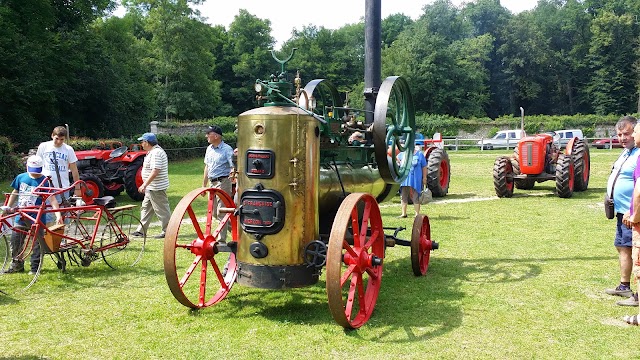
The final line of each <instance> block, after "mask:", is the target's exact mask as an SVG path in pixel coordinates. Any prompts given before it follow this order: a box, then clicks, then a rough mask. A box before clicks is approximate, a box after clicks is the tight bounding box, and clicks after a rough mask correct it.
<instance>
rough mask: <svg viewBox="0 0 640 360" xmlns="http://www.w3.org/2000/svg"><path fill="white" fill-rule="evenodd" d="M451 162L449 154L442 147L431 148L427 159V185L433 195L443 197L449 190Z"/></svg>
mask: <svg viewBox="0 0 640 360" xmlns="http://www.w3.org/2000/svg"><path fill="white" fill-rule="evenodd" d="M450 178H451V163H450V162H449V155H447V152H446V151H444V150H442V149H433V151H431V153H430V154H429V158H428V159H427V186H428V187H429V189H431V192H432V193H433V196H435V197H443V196H445V195H447V193H448V192H449V180H450Z"/></svg>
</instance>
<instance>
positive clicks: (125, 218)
mask: <svg viewBox="0 0 640 360" xmlns="http://www.w3.org/2000/svg"><path fill="white" fill-rule="evenodd" d="M138 226H139V227H140V228H142V223H141V222H140V219H138V217H136V216H134V215H132V214H129V213H120V214H117V215H116V216H115V217H114V218H113V220H111V221H109V222H108V223H107V225H106V227H105V228H104V231H103V232H102V236H101V237H100V249H102V250H101V251H100V252H101V254H102V259H103V260H104V262H105V263H106V264H107V265H108V266H109V267H111V268H112V269H116V268H122V267H127V266H133V265H135V264H137V263H138V261H140V259H141V258H142V253H143V252H144V245H145V243H146V240H147V238H146V235H145V236H141V237H134V236H133V235H131V234H133V233H134V232H135V231H136V229H137V228H138Z"/></svg>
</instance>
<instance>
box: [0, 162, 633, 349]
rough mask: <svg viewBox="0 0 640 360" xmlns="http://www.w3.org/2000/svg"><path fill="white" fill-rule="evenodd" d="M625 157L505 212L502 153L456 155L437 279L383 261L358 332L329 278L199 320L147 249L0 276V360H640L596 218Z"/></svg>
mask: <svg viewBox="0 0 640 360" xmlns="http://www.w3.org/2000/svg"><path fill="white" fill-rule="evenodd" d="M618 153H619V151H618V150H614V151H607V150H592V152H591V159H592V170H591V180H590V183H589V189H588V190H587V191H585V192H582V193H574V196H573V197H572V198H570V199H560V198H558V197H556V196H554V194H553V189H554V186H555V183H553V182H546V183H542V184H536V187H535V189H534V190H531V191H523V190H517V189H516V191H515V195H514V197H513V198H511V199H498V198H497V197H495V192H494V189H493V181H492V176H491V173H492V167H493V161H494V160H495V158H496V157H497V156H498V155H500V154H506V152H501V151H484V152H471V151H459V152H449V156H450V159H451V172H452V179H451V186H450V189H449V195H448V196H447V197H445V198H441V199H436V200H435V201H434V202H433V203H431V204H428V205H426V206H424V207H423V212H424V213H426V214H427V215H428V216H429V218H430V220H431V233H432V237H433V239H434V240H436V241H438V242H439V243H440V249H439V250H436V251H434V252H433V253H432V257H431V263H430V266H429V271H428V272H427V275H426V276H424V277H420V278H418V277H415V276H414V275H413V273H412V271H411V261H410V250H409V248H407V247H400V246H396V247H394V248H389V249H388V250H387V256H386V258H385V264H384V276H383V281H382V287H381V290H380V296H379V298H378V301H377V305H376V309H375V311H374V313H373V316H372V317H371V320H369V322H368V323H367V324H365V325H364V326H363V327H362V328H360V329H358V330H354V331H345V330H343V329H342V328H341V327H340V326H338V325H337V324H336V323H335V322H334V320H333V318H332V317H331V314H330V312H329V308H328V305H327V298H326V291H325V287H324V286H325V281H324V276H322V277H321V279H320V282H319V283H318V284H317V285H314V286H311V287H307V288H303V289H296V290H287V291H271V290H262V289H254V288H248V287H243V286H239V285H237V286H235V287H234V288H233V290H232V291H231V293H230V294H229V295H228V297H227V298H226V300H224V301H223V302H221V303H219V304H217V305H215V306H213V307H210V308H206V309H203V310H200V311H191V310H189V309H187V308H185V307H183V306H182V305H180V304H179V303H178V302H177V301H176V300H175V299H174V298H173V296H172V295H171V292H170V291H169V288H168V287H167V284H166V281H165V278H164V272H163V266H162V250H163V249H162V245H163V244H162V242H161V241H159V240H155V239H149V240H148V244H147V250H146V251H145V254H144V257H143V259H142V261H141V263H139V264H138V265H137V266H136V267H134V268H131V269H127V270H118V271H115V270H111V269H110V268H108V267H107V266H106V265H104V264H103V263H101V262H96V263H94V264H91V266H89V267H87V268H81V267H73V268H70V269H69V270H68V271H67V272H66V273H64V274H63V273H60V272H58V271H57V270H56V269H55V265H54V264H53V261H51V260H50V259H49V258H46V259H45V262H46V263H45V269H44V270H43V274H42V275H41V276H40V277H39V279H38V282H37V283H36V284H35V285H34V286H33V287H31V288H30V289H29V290H27V291H19V290H18V289H16V288H15V287H14V286H12V284H11V282H10V277H11V276H15V275H3V276H0V290H4V291H7V292H8V293H9V295H0V339H1V340H0V358H19V359H40V358H50V359H111V358H115V359H147V358H165V359H214V358H216V359H230V358H234V359H257V358H261V359H292V358H296V359H298V358H319V359H459V358H471V359H495V358H498V359H513V358H518V359H522V358H525V359H538V358H552V359H556V358H557V359H566V358H572V359H574V358H577V359H602V358H627V359H628V358H638V357H640V351H638V350H636V349H635V348H634V347H633V345H632V344H633V342H632V341H633V340H632V339H634V338H635V337H636V336H638V334H640V329H638V328H636V327H630V326H627V325H624V323H623V322H622V321H621V317H622V316H623V315H626V314H633V313H637V311H638V309H637V308H623V307H619V306H616V305H615V302H616V301H617V300H620V299H622V298H615V297H612V296H609V295H605V294H604V293H603V290H604V289H605V288H607V287H611V286H615V285H617V283H618V281H619V271H618V261H617V255H616V252H615V249H614V247H613V234H614V228H615V223H614V221H613V220H607V219H606V218H605V216H604V211H603V207H602V197H603V194H604V191H605V186H606V180H607V176H608V174H609V172H610V169H611V164H612V163H613V161H614V160H615V159H616V156H617V155H618ZM170 181H171V188H170V191H169V197H170V202H171V206H172V208H173V207H175V205H176V204H177V202H178V201H179V200H180V198H181V197H182V196H183V195H184V194H186V193H187V192H188V191H189V190H191V189H193V188H196V187H199V186H200V185H201V184H202V161H201V160H200V159H198V160H193V161H189V162H182V163H172V164H171V166H170ZM127 199H128V198H127V197H126V195H123V196H120V197H118V202H119V204H124V203H129V202H128V200H127ZM381 208H382V214H383V222H384V226H406V227H408V228H409V230H405V231H404V232H403V233H401V234H400V235H401V237H404V238H406V239H409V238H410V236H411V234H410V226H411V224H412V219H397V218H396V216H397V215H398V214H399V213H400V204H399V200H398V198H395V199H394V200H393V201H392V202H389V203H384V204H381ZM410 210H411V209H410ZM155 231H159V229H155Z"/></svg>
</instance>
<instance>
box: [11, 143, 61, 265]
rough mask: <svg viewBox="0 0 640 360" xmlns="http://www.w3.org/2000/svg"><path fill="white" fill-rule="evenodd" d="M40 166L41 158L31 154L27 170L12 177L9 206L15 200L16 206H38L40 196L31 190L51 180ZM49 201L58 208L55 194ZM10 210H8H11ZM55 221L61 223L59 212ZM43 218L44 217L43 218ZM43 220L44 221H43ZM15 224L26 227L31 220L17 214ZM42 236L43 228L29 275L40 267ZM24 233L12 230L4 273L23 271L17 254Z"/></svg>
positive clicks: (34, 247) (34, 249) (34, 248)
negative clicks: (7, 261)
mask: <svg viewBox="0 0 640 360" xmlns="http://www.w3.org/2000/svg"><path fill="white" fill-rule="evenodd" d="M42 166H43V161H42V158H41V157H40V156H38V155H32V156H30V157H29V159H27V172H24V173H22V174H19V175H18V176H16V178H15V179H13V182H12V183H11V187H12V188H13V192H11V195H10V196H9V201H8V202H7V205H8V206H9V207H10V208H13V206H14V205H15V204H16V202H17V207H26V206H38V205H40V204H42V198H41V197H40V196H37V195H34V194H33V190H34V189H35V188H36V187H38V186H39V185H42V184H43V183H44V186H47V187H51V181H50V179H48V178H47V177H46V176H44V175H42ZM49 199H50V201H51V207H53V208H54V209H58V207H59V206H58V201H57V200H56V198H55V196H51V197H49ZM11 211H12V210H9V212H11ZM29 215H31V216H33V217H35V216H36V214H35V213H30V214H29ZM55 216H56V222H57V223H58V224H61V223H62V216H61V214H60V212H56V213H55ZM43 220H44V219H43ZM43 222H44V221H43ZM15 224H16V225H20V226H22V227H25V228H28V227H30V226H31V224H32V221H31V219H29V218H24V219H23V218H21V217H19V216H17V217H16V218H15ZM42 236H43V229H41V230H40V232H39V233H38V241H36V243H35V244H34V246H33V252H32V253H31V272H29V274H30V275H35V273H36V272H37V271H38V268H39V267H40V244H39V243H40V240H41V239H42ZM24 238H25V234H22V233H18V232H13V233H12V234H11V258H12V261H11V266H9V269H7V270H6V271H5V272H6V273H16V272H24V260H21V259H19V258H18V255H19V254H20V252H21V249H22V247H23V243H24Z"/></svg>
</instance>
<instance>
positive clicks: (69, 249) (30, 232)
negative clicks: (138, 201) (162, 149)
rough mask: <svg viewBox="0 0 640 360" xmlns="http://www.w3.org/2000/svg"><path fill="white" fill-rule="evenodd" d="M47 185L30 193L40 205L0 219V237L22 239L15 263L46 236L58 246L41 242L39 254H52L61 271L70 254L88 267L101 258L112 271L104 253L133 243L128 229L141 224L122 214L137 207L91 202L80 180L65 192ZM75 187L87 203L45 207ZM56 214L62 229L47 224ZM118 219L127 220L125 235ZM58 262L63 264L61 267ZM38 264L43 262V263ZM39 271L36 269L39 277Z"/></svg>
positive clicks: (129, 215)
mask: <svg viewBox="0 0 640 360" xmlns="http://www.w3.org/2000/svg"><path fill="white" fill-rule="evenodd" d="M46 182H47V180H44V181H43V182H42V183H41V184H40V185H39V186H38V187H36V188H35V189H34V190H33V192H32V193H31V194H29V195H31V196H38V197H40V198H41V200H42V203H41V204H40V205H35V206H24V207H19V208H16V209H15V211H14V212H12V213H9V214H7V213H5V214H3V215H2V216H0V229H1V230H0V236H6V235H7V234H8V233H9V232H11V231H13V232H16V233H18V234H21V235H23V236H24V241H23V245H22V248H21V249H20V250H19V252H18V253H17V255H16V256H15V257H17V259H18V260H22V261H24V260H25V259H26V258H27V257H28V256H29V255H30V254H31V253H32V252H33V249H34V247H35V244H36V242H37V241H39V239H40V235H41V234H45V233H47V234H48V235H49V236H51V237H52V238H56V239H57V240H58V243H57V244H56V246H53V248H52V246H50V244H47V243H45V242H44V241H41V242H40V243H41V244H42V245H41V254H42V253H48V254H53V255H55V256H56V258H57V259H58V267H59V268H60V269H62V270H63V271H64V264H65V263H66V262H65V260H64V254H65V253H67V254H68V255H69V258H70V259H71V258H74V259H75V256H79V258H80V261H81V263H82V265H83V266H88V265H89V264H90V263H91V262H92V261H93V260H96V259H97V256H98V255H102V258H103V259H104V260H105V262H106V263H107V265H108V266H110V267H112V268H113V267H114V266H113V265H112V264H110V262H107V261H106V259H105V256H106V255H107V254H105V253H108V254H109V255H113V254H115V253H117V252H118V251H121V250H124V249H125V248H127V246H129V243H130V241H131V240H132V237H131V236H130V233H131V232H132V230H131V229H132V228H133V227H134V226H136V227H137V226H138V225H139V224H140V220H139V219H137V218H136V217H135V216H133V215H131V214H129V213H123V212H122V211H123V210H127V209H132V208H134V207H136V205H125V206H121V207H118V208H113V209H108V208H106V206H105V205H100V204H97V203H93V198H92V197H90V196H89V195H88V194H87V191H86V189H87V187H86V184H85V183H84V181H82V180H79V181H76V182H75V183H73V184H71V185H70V186H69V187H67V188H64V189H58V188H52V187H46V186H43V184H45V183H46ZM75 186H80V187H81V189H82V199H83V200H84V201H86V202H87V203H88V204H86V205H80V206H76V205H72V206H64V207H62V206H61V207H59V208H58V209H54V208H53V207H52V206H51V205H50V204H48V202H49V201H48V200H49V198H50V197H51V196H56V195H62V194H63V193H67V192H69V191H70V190H71V189H73V188H75ZM10 196H11V194H5V201H4V205H5V206H6V205H7V204H8V201H9V197H10ZM56 213H61V217H62V219H63V220H64V223H65V226H62V227H61V226H57V225H52V226H49V225H47V223H46V218H47V215H48V214H54V215H55V214H56ZM18 216H20V218H21V219H22V222H23V223H25V224H26V226H24V225H22V224H18V223H17V222H16V220H17V217H18ZM118 217H120V218H121V219H123V220H128V222H129V224H128V226H129V229H128V233H127V232H126V231H125V229H123V226H121V224H119V223H118V221H117V220H116V218H118ZM103 220H104V221H106V224H105V223H103V222H102V221H103ZM29 224H30V225H29ZM102 224H104V225H102ZM66 226H69V227H73V228H74V229H75V230H76V231H75V232H74V233H72V232H71V231H65V227H66ZM99 230H102V231H103V234H102V236H98V231H99ZM105 235H109V238H108V239H106V238H105ZM96 239H99V240H100V242H99V244H96ZM144 243H145V239H144V238H143V239H142V246H141V249H140V254H139V255H138V256H137V258H136V259H135V261H134V262H133V264H131V265H134V264H135V263H137V261H138V260H139V259H140V257H141V255H142V251H144ZM41 256H42V255H41ZM60 262H62V263H63V265H62V267H61V265H60ZM5 263H6V262H5ZM40 263H42V261H41V262H40ZM3 266H4V265H3ZM40 266H41V265H40ZM39 272H40V271H39V270H38V274H39ZM36 277H37V275H36ZM33 282H35V278H34V280H33V281H32V283H33ZM30 285H31V284H30Z"/></svg>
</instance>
